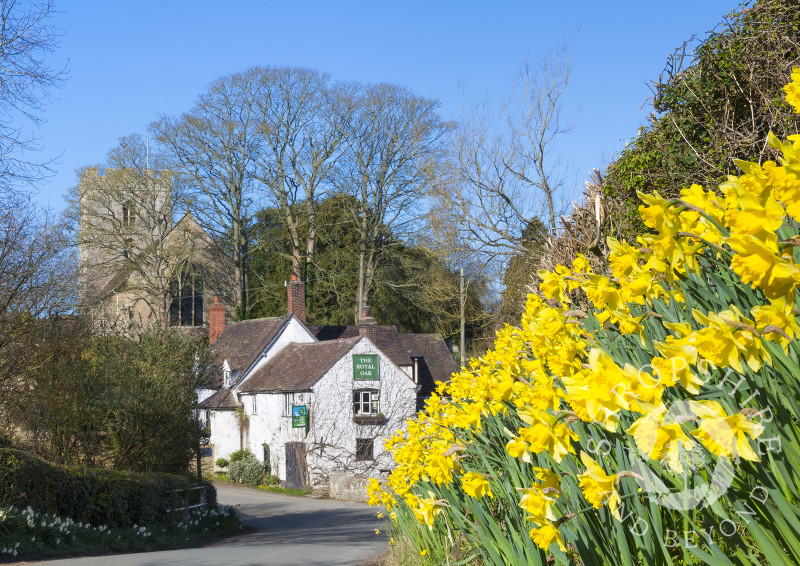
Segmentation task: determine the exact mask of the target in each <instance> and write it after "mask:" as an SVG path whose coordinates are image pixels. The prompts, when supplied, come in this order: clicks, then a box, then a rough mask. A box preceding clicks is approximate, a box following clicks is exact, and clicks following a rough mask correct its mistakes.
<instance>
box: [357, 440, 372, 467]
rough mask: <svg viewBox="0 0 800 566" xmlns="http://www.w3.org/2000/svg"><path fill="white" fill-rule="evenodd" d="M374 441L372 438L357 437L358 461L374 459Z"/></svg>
mask: <svg viewBox="0 0 800 566" xmlns="http://www.w3.org/2000/svg"><path fill="white" fill-rule="evenodd" d="M372 446H373V442H372V439H371V438H356V462H363V461H364V460H374V459H375V457H374V456H373V454H372Z"/></svg>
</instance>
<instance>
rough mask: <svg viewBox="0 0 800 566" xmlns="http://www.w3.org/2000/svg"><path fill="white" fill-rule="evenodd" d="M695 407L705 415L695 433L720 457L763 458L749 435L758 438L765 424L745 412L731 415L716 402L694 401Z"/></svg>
mask: <svg viewBox="0 0 800 566" xmlns="http://www.w3.org/2000/svg"><path fill="white" fill-rule="evenodd" d="M690 405H691V406H692V410H693V411H694V412H695V414H697V415H698V416H702V417H703V418H701V420H700V424H699V426H698V427H697V430H695V431H692V436H694V437H696V438H698V439H699V440H700V441H701V442H702V443H703V445H704V446H705V447H706V448H708V450H709V451H710V452H713V453H714V454H716V455H717V456H723V457H725V458H744V459H745V460H751V461H753V462H758V461H759V459H760V458H759V457H758V455H757V454H756V453H755V451H754V450H753V448H752V447H751V446H750V442H749V441H748V439H747V436H750V438H758V437H759V436H760V435H761V433H762V432H764V427H763V426H762V425H760V424H758V423H756V422H753V421H752V420H750V419H749V418H747V417H746V416H744V415H742V414H741V413H735V414H733V415H728V414H727V413H726V412H725V410H724V409H723V408H722V406H721V405H720V404H719V403H718V402H716V401H703V402H692V403H690Z"/></svg>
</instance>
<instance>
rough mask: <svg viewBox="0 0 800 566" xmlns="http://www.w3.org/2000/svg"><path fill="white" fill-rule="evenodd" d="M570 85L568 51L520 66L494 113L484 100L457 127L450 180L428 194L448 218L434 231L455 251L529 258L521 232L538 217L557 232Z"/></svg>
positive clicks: (485, 257) (486, 257) (485, 258)
mask: <svg viewBox="0 0 800 566" xmlns="http://www.w3.org/2000/svg"><path fill="white" fill-rule="evenodd" d="M568 80H569V58H568V55H567V53H566V52H565V51H557V52H553V53H551V54H550V55H548V56H547V57H545V58H543V59H542V60H541V61H540V62H539V63H538V65H534V64H532V63H531V62H530V61H525V62H524V63H523V65H522V67H521V69H520V71H519V73H518V75H517V77H516V79H515V80H514V81H513V83H512V84H511V87H510V89H509V92H508V95H507V96H508V100H507V101H506V103H505V104H504V105H503V108H502V110H501V112H500V113H499V115H497V114H496V113H494V112H492V111H491V110H490V108H489V106H488V104H486V103H484V104H482V105H480V106H478V107H477V108H475V109H474V110H473V111H472V113H471V114H469V115H467V116H466V117H465V118H464V120H463V121H462V122H461V124H460V125H459V128H458V131H457V133H456V136H455V142H454V144H453V155H452V164H453V176H452V177H451V178H449V179H448V181H449V182H444V183H441V184H439V185H438V186H436V187H434V188H435V190H434V193H433V196H434V197H435V199H436V201H437V204H436V206H437V207H438V209H439V210H440V211H444V213H445V216H444V217H443V218H439V219H438V225H435V226H434V229H436V230H438V231H439V232H440V234H441V237H443V238H446V239H447V240H448V241H449V242H450V243H451V245H456V246H457V248H458V249H457V250H454V251H460V252H461V253H462V254H466V255H471V256H472V257H473V258H474V257H475V256H476V255H479V256H482V257H483V261H484V262H493V261H494V260H496V259H498V258H500V259H501V260H504V259H507V258H508V257H510V256H512V255H514V254H519V253H526V251H527V244H526V242H525V241H524V238H523V232H524V230H525V229H526V227H528V226H529V225H530V223H531V222H533V221H534V220H535V219H536V218H542V219H543V221H544V222H545V223H546V225H547V227H548V230H549V232H550V233H551V234H555V231H556V226H557V214H558V210H557V209H558V208H560V207H559V206H558V201H557V192H558V190H559V189H560V188H561V187H562V186H563V185H564V183H565V181H566V174H565V170H564V168H563V166H562V164H561V163H560V162H559V159H558V156H557V152H556V149H557V145H558V142H559V138H560V137H561V136H562V135H563V134H566V133H568V132H569V131H570V130H571V126H569V125H566V124H565V123H564V121H563V119H562V116H561V98H562V95H563V94H564V91H565V89H566V87H567V84H568ZM501 262H502V263H505V261H501Z"/></svg>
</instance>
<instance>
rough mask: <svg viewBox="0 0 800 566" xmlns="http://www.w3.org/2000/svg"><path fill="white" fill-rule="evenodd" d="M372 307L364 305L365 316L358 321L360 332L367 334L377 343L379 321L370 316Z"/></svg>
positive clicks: (360, 333) (361, 334) (363, 334)
mask: <svg viewBox="0 0 800 566" xmlns="http://www.w3.org/2000/svg"><path fill="white" fill-rule="evenodd" d="M371 310H372V309H371V308H370V307H368V306H367V305H364V316H362V317H361V320H359V321H358V334H359V335H360V336H366V337H367V338H369V339H370V341H371V342H372V343H373V344H376V345H377V337H378V323H377V322H376V321H375V319H374V318H372V317H371V316H370V311H371Z"/></svg>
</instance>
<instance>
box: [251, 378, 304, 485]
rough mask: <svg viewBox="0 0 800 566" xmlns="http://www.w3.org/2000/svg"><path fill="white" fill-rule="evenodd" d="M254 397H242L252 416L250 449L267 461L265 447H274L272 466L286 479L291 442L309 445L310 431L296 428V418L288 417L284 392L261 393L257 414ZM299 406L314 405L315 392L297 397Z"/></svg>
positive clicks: (282, 479)
mask: <svg viewBox="0 0 800 566" xmlns="http://www.w3.org/2000/svg"><path fill="white" fill-rule="evenodd" d="M253 396H254V395H242V397H241V398H242V403H244V409H245V413H246V414H247V415H248V425H249V438H248V448H249V449H250V451H251V452H252V453H253V454H255V455H256V457H257V458H258V459H259V460H261V461H263V460H264V444H268V445H269V448H270V466H271V471H272V473H273V474H274V475H276V476H278V477H279V478H280V479H281V481H285V480H286V448H285V445H286V443H287V442H305V441H306V440H307V438H306V436H307V435H306V429H299V428H292V417H291V416H288V417H284V416H283V415H282V413H283V403H284V394H283V393H258V394H255V396H256V397H257V413H256V414H253ZM294 396H295V397H294V404H295V405H310V404H311V392H308V391H306V392H298V393H295V394H294Z"/></svg>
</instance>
